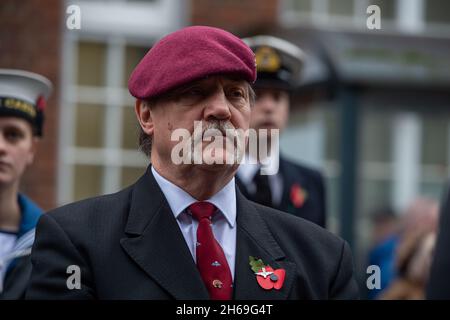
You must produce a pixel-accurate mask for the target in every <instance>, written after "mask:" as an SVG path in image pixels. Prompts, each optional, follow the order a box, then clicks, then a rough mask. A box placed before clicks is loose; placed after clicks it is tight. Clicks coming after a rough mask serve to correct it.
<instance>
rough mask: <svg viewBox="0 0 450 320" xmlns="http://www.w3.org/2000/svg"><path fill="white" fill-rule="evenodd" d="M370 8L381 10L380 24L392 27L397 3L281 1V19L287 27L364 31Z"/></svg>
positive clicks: (384, 0)
mask: <svg viewBox="0 0 450 320" xmlns="http://www.w3.org/2000/svg"><path fill="white" fill-rule="evenodd" d="M372 4H374V5H378V6H379V7H380V9H381V12H382V17H383V23H386V25H390V24H392V23H393V20H394V18H395V8H396V7H395V6H396V0H339V1H336V0H284V2H283V4H282V5H283V8H284V9H283V10H282V17H281V19H282V20H283V22H284V23H286V24H290V25H292V24H294V25H295V24H305V23H306V24H311V25H317V26H343V27H356V28H366V17H367V13H366V10H367V7H368V6H369V5H372Z"/></svg>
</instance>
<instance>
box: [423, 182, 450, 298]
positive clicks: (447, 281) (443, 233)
mask: <svg viewBox="0 0 450 320" xmlns="http://www.w3.org/2000/svg"><path fill="white" fill-rule="evenodd" d="M449 248H450V191H449V192H447V196H446V199H445V201H444V203H443V206H442V208H441V213H440V216H439V231H438V238H437V243H436V251H435V255H434V259H433V264H432V266H431V272H430V280H429V282H428V286H427V299H446V300H448V299H450V276H449V274H448V273H449V271H450V252H449Z"/></svg>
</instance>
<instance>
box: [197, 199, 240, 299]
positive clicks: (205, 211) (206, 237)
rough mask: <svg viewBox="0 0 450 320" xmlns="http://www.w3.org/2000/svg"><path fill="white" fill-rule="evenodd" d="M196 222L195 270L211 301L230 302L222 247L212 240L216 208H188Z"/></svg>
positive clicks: (205, 205) (203, 205)
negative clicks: (212, 219) (213, 216)
mask: <svg viewBox="0 0 450 320" xmlns="http://www.w3.org/2000/svg"><path fill="white" fill-rule="evenodd" d="M189 210H190V212H191V213H192V216H193V217H194V218H195V219H196V220H197V221H198V228H197V245H196V255H197V268H198V270H199V272H200V275H201V277H202V279H203V282H204V283H205V285H206V288H207V289H208V292H209V296H210V298H211V299H212V300H230V299H231V296H232V292H233V288H232V278H231V272H230V268H229V266H228V263H227V259H226V258H225V254H224V253H223V250H222V247H221V246H220V244H219V243H218V242H217V240H216V239H215V238H214V234H213V231H212V222H211V217H212V215H213V213H214V212H215V211H216V207H215V206H214V205H213V204H211V203H209V202H196V203H193V204H192V205H190V206H189Z"/></svg>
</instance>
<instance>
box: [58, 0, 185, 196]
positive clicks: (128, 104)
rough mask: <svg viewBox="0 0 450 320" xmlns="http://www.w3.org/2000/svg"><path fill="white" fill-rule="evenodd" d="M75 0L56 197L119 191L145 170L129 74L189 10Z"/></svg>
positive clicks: (172, 1) (67, 38) (66, 51)
mask: <svg viewBox="0 0 450 320" xmlns="http://www.w3.org/2000/svg"><path fill="white" fill-rule="evenodd" d="M67 4H69V1H67ZM70 4H77V5H79V6H80V9H81V14H82V17H83V20H82V24H81V29H80V30H65V32H64V38H63V48H62V51H63V52H62V57H63V63H62V68H61V69H62V74H61V78H62V91H61V113H60V137H59V144H60V146H59V162H58V203H59V204H64V203H68V202H72V201H75V200H79V199H83V198H87V197H92V196H97V195H101V194H106V193H112V192H115V191H118V190H120V189H122V188H123V187H125V186H127V185H130V184H132V183H133V182H135V181H136V179H137V178H138V177H139V176H141V175H142V173H143V172H144V171H145V168H146V167H147V166H148V164H149V159H148V158H147V157H146V156H145V155H144V154H143V153H141V152H140V151H139V150H138V135H139V127H138V123H137V120H136V116H135V114H134V103H135V100H134V98H133V97H132V96H131V95H130V93H129V92H128V88H127V82H128V78H129V76H130V74H131V72H132V70H133V69H134V67H135V66H136V64H137V63H138V62H139V60H140V59H141V58H142V57H143V56H144V54H145V53H146V52H147V51H148V49H149V47H150V46H151V45H152V43H153V42H154V41H155V40H157V39H158V38H160V37H161V36H162V35H164V34H166V33H168V32H170V31H173V30H175V29H178V28H180V27H182V26H183V25H184V24H185V23H186V12H187V11H186V6H187V4H186V2H184V1H182V0H164V1H156V0H151V1H124V0H117V1H111V2H108V3H107V5H106V2H104V1H87V0H78V1H70Z"/></svg>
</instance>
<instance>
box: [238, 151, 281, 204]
mask: <svg viewBox="0 0 450 320" xmlns="http://www.w3.org/2000/svg"><path fill="white" fill-rule="evenodd" d="M249 157H250V155H248V154H247V155H246V158H245V161H244V162H243V163H242V164H241V165H240V166H239V169H238V171H237V175H238V177H239V179H240V180H241V181H242V183H243V184H244V185H245V187H246V188H247V191H248V193H250V194H255V192H256V185H255V183H254V182H253V179H254V177H255V175H256V174H260V169H261V164H259V163H256V160H254V159H250V158H249ZM275 157H278V155H272V154H271V155H270V157H269V158H268V163H267V165H266V168H268V170H269V172H277V173H276V174H273V175H269V185H270V193H271V194H272V203H273V204H274V205H279V204H280V203H281V198H282V196H283V177H282V176H281V173H280V171H279V170H276V169H277V168H276V166H278V163H279V159H276V158H275ZM250 160H253V161H250ZM277 160H278V161H277Z"/></svg>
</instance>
